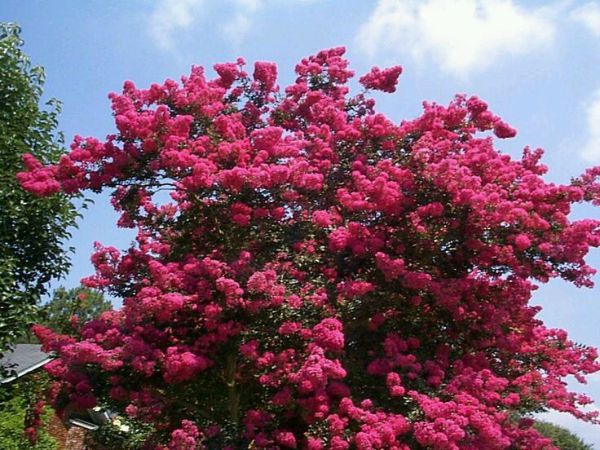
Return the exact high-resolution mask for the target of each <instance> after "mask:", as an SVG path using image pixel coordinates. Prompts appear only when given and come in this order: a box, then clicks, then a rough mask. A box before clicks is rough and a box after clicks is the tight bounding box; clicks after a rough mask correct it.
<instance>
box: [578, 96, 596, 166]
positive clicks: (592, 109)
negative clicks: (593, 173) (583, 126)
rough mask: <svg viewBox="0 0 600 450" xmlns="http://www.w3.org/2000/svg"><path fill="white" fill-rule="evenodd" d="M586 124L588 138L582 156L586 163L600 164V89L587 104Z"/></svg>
mask: <svg viewBox="0 0 600 450" xmlns="http://www.w3.org/2000/svg"><path fill="white" fill-rule="evenodd" d="M586 122H587V129H588V136H587V141H586V143H585V144H584V146H583V149H582V151H581V155H582V156H583V158H584V159H585V160H586V161H590V162H600V89H598V90H597V91H596V92H595V93H594V94H593V95H592V96H591V99H590V102H589V103H588V104H587V107H586Z"/></svg>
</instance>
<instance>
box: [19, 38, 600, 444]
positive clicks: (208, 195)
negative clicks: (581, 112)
mask: <svg viewBox="0 0 600 450" xmlns="http://www.w3.org/2000/svg"><path fill="white" fill-rule="evenodd" d="M343 54H344V49H342V48H336V49H331V50H325V51H322V52H319V53H318V54H317V55H314V56H311V57H309V58H306V59H303V60H302V61H301V62H300V63H299V64H298V65H297V66H296V75H297V79H296V81H295V82H294V83H293V84H292V85H290V86H288V87H287V88H285V89H284V90H282V91H280V90H279V88H278V87H277V69H276V66H275V65H274V64H272V63H265V62H257V63H256V64H255V66H254V73H253V75H252V76H250V75H249V74H248V73H247V72H246V71H245V68H244V62H243V60H238V61H237V62H235V63H225V64H217V65H216V66H215V71H216V72H217V74H218V76H216V78H214V79H207V77H206V76H205V73H204V71H203V69H202V68H199V67H195V68H193V69H192V72H191V74H190V75H189V76H188V77H183V78H182V80H181V83H177V82H175V81H172V80H167V81H166V82H164V83H163V84H162V85H159V84H154V85H152V86H151V87H150V88H149V89H138V88H136V87H135V85H134V84H133V83H132V82H126V83H125V86H124V89H123V93H122V94H112V95H111V98H112V107H113V112H114V115H115V122H116V125H117V129H118V133H117V134H116V135H115V136H110V137H109V138H108V139H107V140H106V141H100V140H98V139H94V138H86V139H83V138H77V139H76V140H75V142H74V144H73V147H72V151H71V153H70V154H69V155H68V156H67V157H65V158H63V159H62V160H61V161H60V163H59V164H58V165H51V166H48V165H43V164H41V163H39V162H38V161H36V160H35V159H34V158H33V157H31V156H27V157H26V162H27V171H26V172H24V173H21V174H20V175H19V179H20V181H21V182H22V185H23V187H24V188H25V189H28V190H29V191H31V192H34V193H37V194H39V195H51V194H52V193H57V192H60V191H61V190H62V191H63V192H79V191H80V190H86V189H91V190H94V191H98V190H101V189H103V188H111V189H113V198H112V203H113V205H114V206H115V208H116V209H117V211H118V212H119V213H120V214H121V217H120V219H119V222H118V225H119V226H125V227H132V228H137V230H138V235H137V239H136V242H135V243H134V245H132V247H131V248H129V249H128V250H126V251H124V252H120V251H118V250H117V249H115V248H113V247H104V246H102V245H98V248H97V251H96V253H95V254H94V256H93V262H94V264H95V267H96V274H95V275H93V276H92V277H90V278H88V279H87V280H86V282H85V284H86V285H87V286H90V287H96V288H105V289H108V290H109V292H112V293H113V294H115V295H117V296H120V297H122V298H123V308H122V309H121V310H119V311H115V312H114V313H110V314H104V315H103V317H102V319H101V320H99V321H93V322H92V323H89V324H88V325H84V326H83V328H82V330H81V332H80V336H78V337H72V336H60V335H57V334H56V333H53V332H52V331H50V330H48V329H45V328H43V327H37V328H36V330H35V331H36V333H37V335H38V336H39V337H40V339H41V341H42V342H43V343H44V345H45V347H46V348H48V349H51V350H54V351H56V352H57V354H58V355H59V358H58V359H57V360H55V361H53V362H52V363H51V364H49V365H48V366H47V367H48V371H49V373H50V374H51V375H52V377H53V378H54V379H55V380H57V381H58V383H59V384H55V385H54V389H53V391H52V394H53V395H54V404H55V405H56V407H58V408H62V407H66V406H67V405H69V406H70V407H72V408H76V407H79V408H90V407H94V406H95V405H99V406H104V405H107V404H108V405H110V408H111V410H112V411H114V412H115V413H118V414H119V415H120V416H128V417H129V419H128V421H127V424H126V429H121V431H123V433H126V430H134V431H135V433H134V434H135V436H137V438H138V439H139V438H140V436H143V439H145V441H146V447H147V448H156V449H164V448H165V446H166V447H167V448H170V449H194V448H206V449H259V448H262V449H282V448H308V449H311V450H318V449H324V448H328V449H334V450H344V449H350V448H353V449H354V448H355V449H358V450H370V449H397V450H398V449H400V450H407V449H439V450H449V449H473V448H480V449H508V448H515V449H516V448H520V449H542V448H545V449H550V448H552V445H551V442H550V440H549V439H547V438H544V437H543V436H541V435H540V434H539V433H538V432H537V431H536V429H535V428H533V421H529V422H528V421H526V420H519V419H517V417H519V416H520V415H521V416H522V415H523V414H525V413H527V412H528V411H540V410H544V409H549V408H550V409H556V410H560V411H569V412H571V413H572V414H573V415H574V416H576V417H578V418H581V419H583V420H588V421H592V422H595V421H597V418H596V417H595V415H594V413H586V412H585V410H584V409H582V406H584V405H586V404H587V403H589V400H588V399H587V398H586V397H585V396H582V395H576V394H574V393H571V392H569V391H568V388H567V383H565V377H567V376H569V375H574V376H575V377H576V378H578V379H579V380H584V379H585V376H586V375H588V374H591V373H595V372H597V371H599V370H600V364H599V363H598V361H597V351H596V350H595V349H592V348H588V347H585V346H579V345H576V344H574V343H573V342H572V341H570V340H569V339H568V337H567V334H566V332H564V331H562V330H555V329H549V328H546V327H545V326H544V324H543V323H542V322H541V321H540V320H539V319H538V318H537V317H536V314H537V313H538V311H539V308H537V307H534V306H531V305H530V304H529V300H530V298H531V293H532V291H533V290H534V289H535V288H536V286H535V284H536V283H543V282H546V281H548V280H549V279H550V278H553V277H562V278H564V279H566V280H568V281H572V282H574V283H575V284H576V285H577V286H591V281H590V275H591V274H592V273H593V270H592V269H591V267H589V266H588V265H587V264H586V262H585V259H584V257H585V256H586V254H587V252H588V251H589V249H590V248H591V247H596V246H598V245H600V233H599V229H600V221H598V220H591V219H584V220H577V221H571V220H570V219H569V217H568V214H569V212H570V210H571V207H572V205H573V204H574V203H577V202H583V201H588V202H592V203H593V204H596V205H597V204H598V203H600V183H598V182H597V181H596V180H597V177H598V176H599V175H600V168H596V169H590V170H588V171H587V172H586V173H585V174H584V175H582V176H581V177H578V178H575V179H573V181H572V182H571V183H570V184H567V185H557V184H554V183H548V182H546V181H545V180H544V178H543V174H544V173H545V171H546V168H545V166H543V165H541V164H540V162H539V160H540V158H541V156H542V152H541V150H540V151H531V150H529V149H525V151H524V154H523V157H522V159H517V160H514V159H512V158H511V157H510V156H508V155H504V154H501V153H500V152H499V151H498V150H496V149H495V148H494V145H493V144H494V140H493V138H492V136H489V135H487V134H484V133H487V132H489V131H491V132H493V133H494V134H495V135H496V136H497V137H498V138H508V137H512V136H514V135H515V133H516V132H515V130H514V129H512V128H511V127H510V126H509V125H507V124H506V123H505V122H503V121H502V120H501V119H500V118H499V117H497V116H496V115H494V114H493V113H491V112H490V111H489V110H488V107H487V105H486V104H485V103H484V102H483V101H482V100H480V99H478V98H476V97H470V98H467V97H466V96H459V97H457V98H456V99H455V100H454V101H452V102H451V103H450V105H449V106H441V105H436V104H430V103H425V105H424V112H423V114H422V115H421V116H419V117H417V118H416V119H414V120H408V121H403V122H401V123H399V124H395V123H392V122H391V121H390V120H388V119H387V118H386V117H385V116H384V115H382V114H377V113H376V112H375V109H374V101H373V100H372V99H370V98H369V97H368V96H367V93H366V92H362V93H360V94H358V95H355V96H350V95H349V89H348V87H347V82H348V80H349V79H350V77H351V76H352V75H353V73H352V72H351V71H350V70H349V69H348V62H347V61H346V60H345V59H344V58H343ZM400 72H401V69H400V67H393V68H390V69H386V70H380V69H378V68H374V69H373V70H371V71H370V72H369V73H367V74H366V75H364V76H362V77H361V78H360V80H359V81H360V82H361V84H362V85H363V86H364V87H365V88H366V89H367V90H369V89H378V90H381V91H384V92H393V91H394V90H395V89H396V82H397V80H398V76H399V75H400ZM165 190H166V191H169V192H170V197H167V198H168V201H165V195H164V194H163V191H165ZM136 422H137V423H139V424H140V428H139V429H138V428H137V427H136V425H135V423H136ZM141 424H146V425H148V424H151V425H153V427H152V429H151V430H149V431H148V430H144V429H143V427H141ZM120 437H122V438H124V439H125V437H124V436H121V435H120ZM123 448H126V445H125V444H123Z"/></svg>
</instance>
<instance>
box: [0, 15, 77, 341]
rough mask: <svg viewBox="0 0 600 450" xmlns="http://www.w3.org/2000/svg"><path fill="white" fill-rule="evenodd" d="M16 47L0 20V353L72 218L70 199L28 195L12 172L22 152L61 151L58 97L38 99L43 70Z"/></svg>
mask: <svg viewBox="0 0 600 450" xmlns="http://www.w3.org/2000/svg"><path fill="white" fill-rule="evenodd" d="M22 47H23V41H22V40H21V37H20V29H19V27H18V26H17V25H14V24H10V23H8V24H6V23H3V24H0V205H1V208H0V353H2V352H3V351H4V350H6V348H7V346H8V345H9V344H11V343H12V342H14V340H15V339H16V338H17V337H18V336H20V335H22V333H23V332H24V331H25V330H26V329H27V328H28V327H29V326H30V325H31V323H32V322H33V321H34V319H35V317H36V311H37V309H36V305H37V302H38V300H39V299H40V296H42V295H43V294H45V293H46V291H47V286H48V282H49V281H50V280H51V279H53V278H57V277H60V276H61V275H64V274H66V273H67V271H68V268H69V255H68V253H69V250H68V249H65V248H64V244H65V243H66V242H67V240H68V238H69V236H70V235H69V232H68V228H69V227H70V226H74V225H75V219H76V217H77V214H76V211H75V208H74V207H73V204H72V203H71V200H72V199H70V198H68V197H67V196H65V195H55V196H53V197H46V198H41V197H39V196H35V195H32V194H31V193H29V192H25V191H23V190H22V189H21V188H20V187H19V184H18V182H17V180H16V178H15V176H16V174H17V172H19V171H20V170H22V169H23V161H22V154H23V153H30V154H32V155H35V157H36V158H38V159H39V160H40V161H43V162H44V163H55V162H58V160H59V158H60V155H61V154H63V153H64V149H63V137H62V135H61V134H60V133H58V132H57V131H56V127H57V124H58V114H59V112H60V103H59V102H58V101H57V100H54V99H52V100H49V101H48V102H46V103H45V105H41V103H42V92H43V85H44V71H43V69H42V68H41V67H34V66H32V65H31V62H30V60H29V58H28V57H27V56H26V55H25V54H24V53H23V50H22Z"/></svg>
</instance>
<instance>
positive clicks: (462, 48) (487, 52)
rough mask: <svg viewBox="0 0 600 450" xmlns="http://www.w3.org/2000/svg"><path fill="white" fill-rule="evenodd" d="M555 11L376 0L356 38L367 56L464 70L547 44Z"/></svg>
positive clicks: (490, 3) (488, 0)
mask: <svg viewBox="0 0 600 450" xmlns="http://www.w3.org/2000/svg"><path fill="white" fill-rule="evenodd" d="M555 14H556V12H555V11H553V10H552V9H548V8H537V9H526V8H523V7H520V6H518V5H516V4H515V3H514V2H513V1H512V0H455V1H452V2H449V1H447V0H379V1H378V3H377V6H376V8H375V10H374V11H373V13H372V14H371V16H370V17H369V18H368V19H367V21H366V22H365V23H364V24H363V25H362V26H361V28H360V30H359V33H358V35H357V37H356V41H357V44H358V45H359V46H360V47H361V48H362V50H363V51H364V52H365V53H367V55H369V56H371V57H375V56H377V55H379V54H380V52H384V53H385V54H387V55H389V56H393V57H395V58H397V57H399V56H400V55H406V54H408V55H410V56H411V57H412V58H414V59H415V60H416V61H417V62H421V63H422V62H424V60H426V59H431V58H432V59H434V60H435V61H436V62H438V63H439V65H440V66H441V68H442V69H443V70H445V71H446V72H448V73H451V74H453V75H456V76H467V75H469V74H470V73H472V72H477V71H483V70H485V69H488V68H490V67H492V66H493V65H494V63H495V62H496V60H498V59H500V58H502V57H506V56H508V55H524V54H527V53H530V52H533V51H535V50H538V49H543V48H549V47H551V44H552V43H553V41H554V35H555V23H554V20H553V17H554V15H555Z"/></svg>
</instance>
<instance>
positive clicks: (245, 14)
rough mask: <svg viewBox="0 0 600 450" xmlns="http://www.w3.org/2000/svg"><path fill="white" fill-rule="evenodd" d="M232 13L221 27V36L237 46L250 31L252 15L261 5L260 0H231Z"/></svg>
mask: <svg viewBox="0 0 600 450" xmlns="http://www.w3.org/2000/svg"><path fill="white" fill-rule="evenodd" d="M233 4H234V13H233V15H232V18H231V20H229V21H228V22H226V23H225V24H224V25H223V27H222V32H223V36H224V37H225V38H226V39H227V40H228V41H229V42H231V44H232V45H234V46H238V45H239V44H240V43H241V42H242V41H243V40H244V38H245V37H246V35H247V34H248V33H249V32H250V30H251V28H252V22H253V20H254V15H255V14H256V12H257V11H258V10H259V9H260V8H261V7H262V6H263V1H262V0H233Z"/></svg>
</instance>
